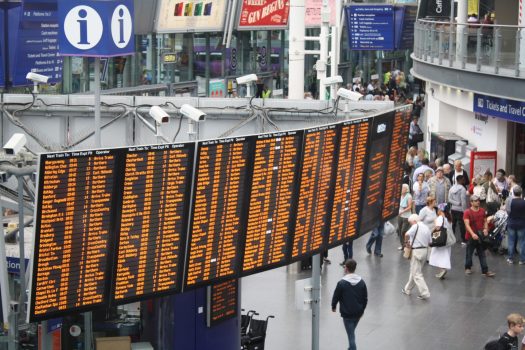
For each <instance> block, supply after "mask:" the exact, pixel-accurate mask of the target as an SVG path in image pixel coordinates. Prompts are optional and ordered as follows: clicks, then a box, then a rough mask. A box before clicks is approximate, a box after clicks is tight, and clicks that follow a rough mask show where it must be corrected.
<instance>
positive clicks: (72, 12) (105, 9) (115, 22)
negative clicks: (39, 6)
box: [58, 0, 135, 57]
mask: <svg viewBox="0 0 525 350" xmlns="http://www.w3.org/2000/svg"><path fill="white" fill-rule="evenodd" d="M58 5H59V6H58V13H59V19H60V23H61V26H60V28H61V30H60V54H61V55H64V56H84V57H87V56H92V57H112V56H124V55H131V54H134V53H135V39H134V35H133V1H132V0H119V1H101V0H91V1H87V0H69V1H59V4H58Z"/></svg>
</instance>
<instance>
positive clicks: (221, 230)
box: [184, 137, 252, 288]
mask: <svg viewBox="0 0 525 350" xmlns="http://www.w3.org/2000/svg"><path fill="white" fill-rule="evenodd" d="M251 148H252V146H251V139H249V138H245V137H241V138H235V139H221V140H212V141H203V142H199V149H198V156H197V164H196V174H195V184H194V190H193V205H192V219H191V221H192V222H191V225H190V234H189V244H188V258H187V259H186V269H185V284H184V287H185V288H190V287H197V286H201V285H204V284H210V283H213V282H214V281H217V279H223V278H228V277H233V276H235V275H236V274H237V273H238V272H239V268H240V267H241V263H242V262H241V256H240V254H239V253H240V252H239V250H240V245H241V244H242V242H243V241H242V237H241V235H243V234H244V232H245V231H246V209H247V207H248V204H249V203H248V196H249V178H248V176H249V175H250V167H251V158H252V152H251Z"/></svg>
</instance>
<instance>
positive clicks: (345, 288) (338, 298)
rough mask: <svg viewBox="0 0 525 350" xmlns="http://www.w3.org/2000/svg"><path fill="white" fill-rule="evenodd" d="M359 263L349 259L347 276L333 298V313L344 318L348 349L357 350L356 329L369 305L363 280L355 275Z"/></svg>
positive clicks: (339, 283)
mask: <svg viewBox="0 0 525 350" xmlns="http://www.w3.org/2000/svg"><path fill="white" fill-rule="evenodd" d="M356 267H357V262H356V261H355V260H353V259H348V260H346V261H345V264H344V271H345V275H344V276H343V278H342V279H341V280H340V281H339V282H338V283H337V286H336V287H335V290H334V295H333V296H332V312H336V308H337V304H339V312H340V313H341V317H342V318H343V323H344V325H345V330H346V334H347V336H348V343H349V346H348V349H349V350H356V349H357V347H356V344H355V329H356V327H357V324H358V323H359V320H360V319H361V317H362V316H363V314H364V312H365V309H366V305H367V303H368V291H367V289H366V283H365V281H364V280H363V278H362V277H361V276H359V275H357V274H356V273H355V269H356Z"/></svg>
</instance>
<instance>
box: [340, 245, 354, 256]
mask: <svg viewBox="0 0 525 350" xmlns="http://www.w3.org/2000/svg"><path fill="white" fill-rule="evenodd" d="M341 247H343V256H344V257H345V261H346V260H348V259H352V257H353V256H354V241H350V242H346V243H343V245H342V246H341Z"/></svg>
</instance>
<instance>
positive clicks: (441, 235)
mask: <svg viewBox="0 0 525 350" xmlns="http://www.w3.org/2000/svg"><path fill="white" fill-rule="evenodd" d="M446 245H447V228H446V227H445V225H443V226H441V227H440V228H439V229H438V230H436V231H434V232H432V243H430V246H431V247H444V246H446Z"/></svg>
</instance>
